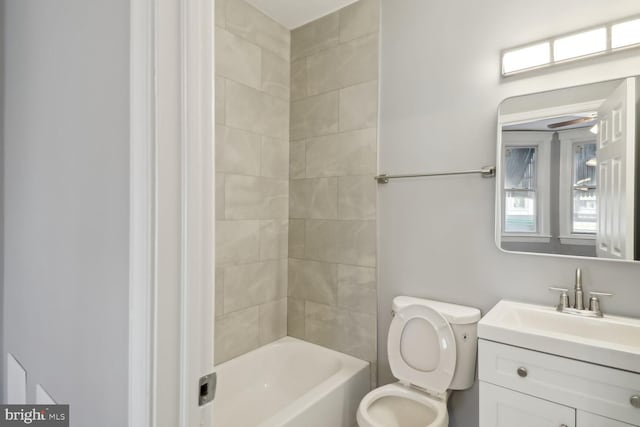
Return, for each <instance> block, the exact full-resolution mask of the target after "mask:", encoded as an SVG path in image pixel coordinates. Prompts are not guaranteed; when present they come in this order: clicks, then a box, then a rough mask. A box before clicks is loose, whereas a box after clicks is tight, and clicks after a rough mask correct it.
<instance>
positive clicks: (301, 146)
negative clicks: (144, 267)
mask: <svg viewBox="0 0 640 427" xmlns="http://www.w3.org/2000/svg"><path fill="white" fill-rule="evenodd" d="M216 12H217V17H216V60H217V63H216V97H217V99H216V123H217V124H218V126H217V131H216V157H217V158H216V168H217V174H216V178H217V186H216V187H217V194H216V198H217V206H216V219H217V227H218V228H217V230H216V231H217V235H216V239H217V243H216V251H217V254H216V256H217V258H216V265H217V270H216V271H217V274H216V279H217V280H216V290H217V293H216V363H221V362H223V361H225V360H228V359H230V358H233V357H235V356H238V355H240V354H243V353H245V352H247V351H250V350H252V349H254V348H256V347H258V346H260V345H263V344H266V343H268V342H270V341H273V340H275V339H278V338H280V337H281V336H284V335H286V334H288V335H291V336H294V337H298V338H302V339H305V340H308V341H311V342H313V343H316V344H320V345H324V346H327V347H329V348H332V349H335V350H338V351H341V352H344V353H348V354H351V355H353V356H356V357H359V358H361V359H364V360H368V361H370V362H372V363H374V364H375V362H376V223H375V216H376V212H375V209H376V200H375V198H376V187H375V185H376V184H375V181H374V180H373V176H374V175H375V173H376V147H377V122H378V80H377V79H378V31H379V24H378V22H379V5H378V0H360V1H358V2H357V3H354V4H353V5H350V6H348V7H346V8H344V9H342V10H340V11H337V12H335V13H333V14H331V15H328V16H325V17H323V18H320V19H318V20H316V21H313V22H311V23H309V24H307V25H305V26H303V27H300V28H298V29H295V30H293V31H292V32H289V31H288V30H286V29H285V28H283V27H281V26H280V25H279V24H277V23H275V22H274V21H273V20H271V19H270V18H268V17H266V16H265V15H263V14H262V13H260V12H259V11H257V10H256V9H254V8H253V7H252V6H250V5H248V4H247V3H245V2H244V0H226V1H225V0H223V1H221V0H217V2H216ZM373 371H374V372H375V369H374V370H373Z"/></svg>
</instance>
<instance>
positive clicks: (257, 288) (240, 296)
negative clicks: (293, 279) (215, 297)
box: [224, 260, 287, 313]
mask: <svg viewBox="0 0 640 427" xmlns="http://www.w3.org/2000/svg"><path fill="white" fill-rule="evenodd" d="M286 296H287V260H275V261H265V262H260V263H253V264H243V265H230V266H226V267H225V269H224V312H225V313H230V312H233V311H237V310H241V309H243V308H247V307H252V306H255V305H258V304H264V303H267V302H270V301H274V300H276V299H280V298H285V297H286Z"/></svg>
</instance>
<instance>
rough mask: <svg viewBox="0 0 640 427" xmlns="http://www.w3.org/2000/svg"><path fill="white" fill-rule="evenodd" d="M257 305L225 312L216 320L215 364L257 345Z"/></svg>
mask: <svg viewBox="0 0 640 427" xmlns="http://www.w3.org/2000/svg"><path fill="white" fill-rule="evenodd" d="M259 313H260V311H259V308H258V306H256V307H251V308H248V309H246V310H242V311H236V312H234V313H229V314H225V315H224V316H222V317H221V318H219V319H217V320H216V325H215V355H214V360H215V363H216V364H220V363H223V362H226V361H227V360H229V359H233V358H234V357H236V356H240V355H241V354H243V353H246V352H248V351H251V350H253V349H255V348H257V347H258V345H259V318H260V314H259Z"/></svg>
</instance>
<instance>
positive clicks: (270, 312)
mask: <svg viewBox="0 0 640 427" xmlns="http://www.w3.org/2000/svg"><path fill="white" fill-rule="evenodd" d="M286 335H287V298H282V299H279V300H276V301H271V302H268V303H266V304H262V305H260V345H265V344H268V343H270V342H272V341H275V340H278V339H280V338H282V337H284V336H286Z"/></svg>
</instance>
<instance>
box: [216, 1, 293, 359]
mask: <svg viewBox="0 0 640 427" xmlns="http://www.w3.org/2000/svg"><path fill="white" fill-rule="evenodd" d="M215 36H216V325H215V340H216V342H215V362H216V363H221V362H224V361H226V360H229V359H231V358H233V357H236V356H239V355H241V354H243V353H246V352H247V351H250V350H253V349H254V348H257V347H259V346H260V345H264V344H267V343H269V342H271V341H274V340H276V339H278V338H281V337H283V336H285V335H286V333H287V300H286V297H287V256H288V253H287V236H288V222H289V220H288V215H289V168H288V165H289V87H290V84H289V69H290V60H289V55H290V40H291V36H290V32H289V31H288V30H287V29H286V28H284V27H282V26H281V25H279V24H277V23H276V22H274V21H273V20H271V19H270V18H268V17H266V16H265V15H263V14H262V13H260V12H259V11H258V10H256V9H255V8H253V7H252V6H250V5H249V4H248V3H246V2H245V1H244V0H216V34H215Z"/></svg>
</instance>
